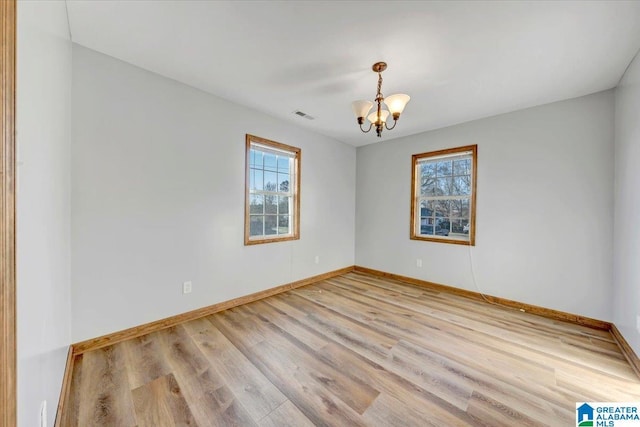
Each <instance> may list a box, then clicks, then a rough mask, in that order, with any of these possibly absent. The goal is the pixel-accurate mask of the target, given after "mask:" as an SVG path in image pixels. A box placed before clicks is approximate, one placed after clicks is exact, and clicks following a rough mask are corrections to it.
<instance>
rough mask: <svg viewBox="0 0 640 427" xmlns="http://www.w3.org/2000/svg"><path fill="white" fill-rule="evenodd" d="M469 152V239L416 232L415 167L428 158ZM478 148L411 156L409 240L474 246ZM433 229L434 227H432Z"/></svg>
mask: <svg viewBox="0 0 640 427" xmlns="http://www.w3.org/2000/svg"><path fill="white" fill-rule="evenodd" d="M464 152H471V168H472V170H471V196H470V200H469V216H470V218H469V224H470V229H469V239H468V240H462V239H454V238H450V237H448V236H442V237H436V236H435V235H433V236H426V235H423V234H420V233H418V232H417V228H418V221H417V220H418V218H419V217H420V213H419V208H418V203H419V202H420V197H419V195H418V190H419V186H418V185H417V183H416V180H417V179H418V173H417V167H418V163H419V162H420V161H423V160H424V159H428V158H430V157H434V158H435V157H440V156H455V155H456V154H459V153H464ZM477 171H478V146H477V145H466V146H464V147H456V148H448V149H445V150H438V151H430V152H428V153H420V154H414V155H413V156H411V218H410V234H409V237H410V239H411V240H422V241H427V242H438V243H452V244H456V245H467V246H475V244H476V199H477V192H476V189H477V182H478V180H477V174H478V172H477ZM416 216H417V217H416ZM434 227H435V226H434Z"/></svg>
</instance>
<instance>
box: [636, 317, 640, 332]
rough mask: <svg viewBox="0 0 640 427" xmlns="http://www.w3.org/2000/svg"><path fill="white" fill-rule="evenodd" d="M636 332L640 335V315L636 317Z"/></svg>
mask: <svg viewBox="0 0 640 427" xmlns="http://www.w3.org/2000/svg"><path fill="white" fill-rule="evenodd" d="M636 330H637V331H638V333H639V334H640V314H637V315H636Z"/></svg>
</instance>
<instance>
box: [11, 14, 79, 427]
mask: <svg viewBox="0 0 640 427" xmlns="http://www.w3.org/2000/svg"><path fill="white" fill-rule="evenodd" d="M17 60H18V63H17V85H18V87H17V100H16V104H17V123H16V125H17V148H18V181H17V242H16V244H17V292H18V294H17V310H18V316H17V328H18V331H17V333H18V424H19V425H20V426H39V425H40V405H41V403H42V401H44V400H46V401H47V403H48V411H47V412H48V422H49V425H53V419H54V417H55V414H56V406H57V403H58V397H59V394H60V384H61V381H62V375H63V371H64V365H65V359H66V355H67V348H68V345H69V343H70V342H71V317H70V315H71V310H70V301H71V296H70V284H69V281H70V279H69V268H70V226H69V218H70V201H69V197H70V190H71V183H70V172H69V171H70V152H69V149H70V140H71V42H70V40H69V27H68V24H67V15H66V11H65V6H64V2H28V1H20V2H18V57H17Z"/></svg>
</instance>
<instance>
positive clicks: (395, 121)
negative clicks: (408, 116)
mask: <svg viewBox="0 0 640 427" xmlns="http://www.w3.org/2000/svg"><path fill="white" fill-rule="evenodd" d="M397 124H398V120H397V119H393V126H391V127H389V126H387V123H386V122H385V124H384V127H385V128H386V129H387V130H391V129H393V128H394V127H396V125H397Z"/></svg>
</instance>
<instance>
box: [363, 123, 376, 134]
mask: <svg viewBox="0 0 640 427" xmlns="http://www.w3.org/2000/svg"><path fill="white" fill-rule="evenodd" d="M372 127H373V123H369V129H367V130H364V129H363V128H362V123H360V130H361V131H362V132H364V133H368V132H369V131H370V130H371V128H372Z"/></svg>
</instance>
